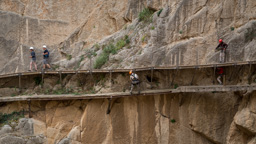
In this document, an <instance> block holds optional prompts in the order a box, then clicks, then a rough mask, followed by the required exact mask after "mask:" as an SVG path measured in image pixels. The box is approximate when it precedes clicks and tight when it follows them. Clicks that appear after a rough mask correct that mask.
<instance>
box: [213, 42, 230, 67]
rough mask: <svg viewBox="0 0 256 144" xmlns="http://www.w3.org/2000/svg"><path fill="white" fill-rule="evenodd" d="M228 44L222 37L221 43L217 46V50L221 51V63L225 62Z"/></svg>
mask: <svg viewBox="0 0 256 144" xmlns="http://www.w3.org/2000/svg"><path fill="white" fill-rule="evenodd" d="M227 47H228V45H227V44H226V43H224V42H223V40H222V39H220V40H219V45H218V46H217V47H216V49H215V51H220V63H224V62H225V54H226V49H227Z"/></svg>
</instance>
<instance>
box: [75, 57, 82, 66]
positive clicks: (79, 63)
mask: <svg viewBox="0 0 256 144" xmlns="http://www.w3.org/2000/svg"><path fill="white" fill-rule="evenodd" d="M83 60H84V55H81V56H80V60H79V61H78V63H77V65H76V67H75V69H78V68H79V67H80V65H81V62H82V61H83Z"/></svg>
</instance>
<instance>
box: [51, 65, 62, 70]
mask: <svg viewBox="0 0 256 144" xmlns="http://www.w3.org/2000/svg"><path fill="white" fill-rule="evenodd" d="M59 68H60V66H59V65H53V66H52V69H53V70H57V69H59Z"/></svg>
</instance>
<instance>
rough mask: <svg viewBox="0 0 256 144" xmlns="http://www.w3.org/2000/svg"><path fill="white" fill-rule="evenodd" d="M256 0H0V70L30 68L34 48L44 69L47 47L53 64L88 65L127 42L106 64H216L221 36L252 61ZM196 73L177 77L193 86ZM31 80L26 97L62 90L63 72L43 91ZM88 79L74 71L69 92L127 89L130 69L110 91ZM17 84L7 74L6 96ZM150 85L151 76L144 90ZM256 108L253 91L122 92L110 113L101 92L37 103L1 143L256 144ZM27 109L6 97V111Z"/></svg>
mask: <svg viewBox="0 0 256 144" xmlns="http://www.w3.org/2000/svg"><path fill="white" fill-rule="evenodd" d="M145 7H146V8H149V9H150V10H152V11H153V12H154V14H153V16H152V19H150V21H149V22H143V21H140V20H139V19H138V15H139V13H140V12H141V11H142V10H143V9H144V8H145ZM255 7H256V1H255V0H214V1H212V0H161V1H159V0H122V1H118V0H93V1H89V0H75V1H70V0H47V1H34V0H0V21H1V22H0V49H1V51H2V52H0V66H1V71H0V73H1V74H6V73H12V72H22V71H27V70H28V65H29V62H30V59H29V51H28V49H29V47H30V46H33V47H35V51H36V53H37V58H38V60H37V63H38V65H39V66H41V62H42V56H41V53H42V49H41V47H42V45H43V44H46V45H47V46H48V48H49V50H50V52H51V64H52V66H53V68H54V69H55V70H77V69H89V68H92V67H94V66H95V63H96V61H97V59H98V58H99V57H100V56H101V54H102V53H104V49H106V48H107V47H108V46H111V44H113V45H115V46H116V47H117V43H118V42H120V40H125V41H126V40H127V39H129V42H127V43H126V44H125V45H124V46H122V47H121V48H120V49H117V52H115V53H112V54H110V55H109V57H108V59H107V60H108V61H107V62H106V63H104V64H103V65H102V66H101V67H100V68H103V69H114V68H134V67H144V66H145V67H151V66H152V67H153V66H173V65H177V66H178V65H197V64H212V63H217V62H218V56H219V53H218V52H214V49H215V47H216V46H217V44H218V39H219V38H222V39H223V40H224V42H227V43H228V44H229V47H228V51H227V61H228V62H234V61H250V60H255V58H256V57H255V53H256V49H255V44H256V40H255V39H256V9H255ZM160 11H161V12H160ZM126 37H127V38H126ZM88 52H90V54H91V53H93V54H92V55H90V56H89V55H88ZM90 59H91V63H92V65H90ZM235 70H237V69H235ZM247 70H248V68H244V69H242V70H241V71H240V70H239V71H237V72H239V73H238V74H237V75H234V76H233V78H232V81H231V82H230V84H246V83H247V75H248V71H247ZM229 72H231V70H230V71H229ZM211 73H212V71H207V70H206V71H203V72H202V74H198V75H197V76H196V77H195V85H209V84H211V82H212V77H211ZM169 74H170V77H171V78H172V77H173V75H172V74H173V73H169ZM162 75H163V73H160V72H159V73H156V74H155V77H156V78H158V82H159V83H154V88H164V87H169V83H168V82H167V83H166V80H167V79H166V77H164V76H162ZM140 76H141V75H140ZM104 77H107V76H104ZM191 77H192V73H191V71H186V72H184V73H180V74H178V76H177V78H175V82H174V83H178V84H179V85H187V84H188V83H189V82H190V79H191ZM33 78H34V77H31V78H30V79H29V78H26V80H27V81H26V83H24V85H23V86H24V87H23V88H24V89H23V92H25V93H26V94H37V93H41V92H43V93H45V92H46V91H47V93H49V90H52V91H50V92H53V91H56V90H59V89H60V85H59V84H58V82H57V81H58V77H57V78H56V77H54V76H50V77H48V78H46V79H45V85H44V88H42V87H40V86H38V85H37V84H35V83H36V81H35V79H33ZM98 78H100V77H98ZM142 79H143V80H144V81H147V80H146V76H142ZM77 80H81V81H83V82H85V83H81V81H79V82H78V81H77ZM91 80H92V79H90V78H82V79H81V78H80V77H78V78H77V77H75V76H67V77H66V78H65V80H64V83H65V92H66V91H67V89H68V90H70V89H72V92H81V91H86V92H88V91H90V90H92V89H91V87H93V90H95V91H96V92H99V93H103V92H111V91H126V89H127V87H128V86H129V81H128V76H127V75H116V76H114V80H115V87H114V88H112V89H110V87H109V83H107V82H108V80H107V79H103V78H101V79H100V80H99V81H98V84H97V85H93V83H92V82H91ZM101 81H104V82H106V83H104V82H102V83H101ZM14 83H15V81H11V80H9V79H4V80H2V79H1V81H0V85H1V88H0V95H1V96H12V95H13V94H14V95H13V96H15V95H16V93H17V90H16V88H14V87H11V88H9V86H10V85H11V86H12V85H13V84H14ZM120 83H122V84H123V85H120ZM77 85H80V87H82V88H80V87H78V86H77ZM3 86H5V88H2V87H3ZM149 86H150V84H149V83H147V82H146V83H144V85H143V88H148V87H149ZM57 92H58V91H57ZM255 105H256V94H255V92H252V93H250V92H248V93H246V92H244V93H243V92H235V93H233V92H232V93H231V92H229V93H216V92H213V93H198V94H195V93H186V94H169V95H156V96H148V97H140V96H138V97H129V98H120V99H114V100H113V103H112V106H111V107H112V109H111V113H110V114H109V115H107V114H106V110H107V106H108V101H107V100H104V99H102V100H74V101H32V103H31V110H32V118H28V115H27V114H25V117H27V118H24V119H20V120H19V121H15V122H13V123H11V124H9V125H10V126H7V125H6V126H2V127H1V130H0V143H22V144H23V143H24V144H29V143H36V144H37V143H38V144H41V143H49V144H51V143H60V144H64V143H72V144H82V143H117V144H119V143H134V144H135V143H159V144H160V143H161V144H165V143H170V144H177V143H178V144H188V143H199V144H212V143H217V144H219V143H227V144H254V143H256V125H255V119H256V114H255V113H256V107H255ZM23 109H24V110H28V104H27V102H12V103H1V104H0V112H1V113H7V114H11V113H13V112H19V111H22V110H23Z"/></svg>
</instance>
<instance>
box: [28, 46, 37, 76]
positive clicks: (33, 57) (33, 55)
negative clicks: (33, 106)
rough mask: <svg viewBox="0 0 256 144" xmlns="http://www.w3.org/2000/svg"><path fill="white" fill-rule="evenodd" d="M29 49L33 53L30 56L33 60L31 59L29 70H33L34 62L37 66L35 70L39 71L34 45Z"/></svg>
mask: <svg viewBox="0 0 256 144" xmlns="http://www.w3.org/2000/svg"><path fill="white" fill-rule="evenodd" d="M29 50H30V54H31V56H30V58H31V61H30V67H29V70H28V71H32V65H33V64H34V66H35V70H36V71H37V65H36V53H35V51H34V48H33V47H30V48H29Z"/></svg>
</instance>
